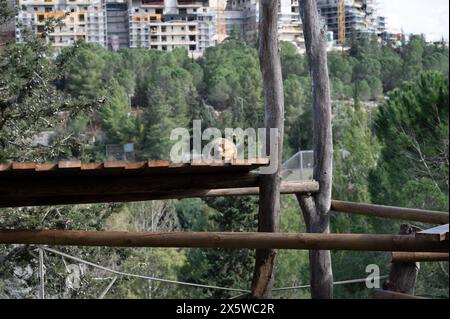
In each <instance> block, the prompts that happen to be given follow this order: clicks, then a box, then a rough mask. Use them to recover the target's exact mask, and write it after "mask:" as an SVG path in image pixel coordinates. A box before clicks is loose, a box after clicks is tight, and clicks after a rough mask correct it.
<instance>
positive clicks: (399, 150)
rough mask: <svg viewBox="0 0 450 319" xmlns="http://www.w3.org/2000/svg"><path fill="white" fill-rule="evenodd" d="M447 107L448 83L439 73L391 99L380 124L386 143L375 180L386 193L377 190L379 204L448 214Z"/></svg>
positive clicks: (426, 75) (421, 78)
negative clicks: (440, 211)
mask: <svg viewBox="0 0 450 319" xmlns="http://www.w3.org/2000/svg"><path fill="white" fill-rule="evenodd" d="M448 107H449V99H448V79H446V78H445V77H444V76H443V75H440V74H437V73H432V72H431V73H424V74H421V75H420V76H419V78H418V79H417V80H416V81H415V82H412V83H405V84H404V85H403V86H402V88H401V89H396V90H394V91H392V93H391V94H390V95H389V100H388V101H387V103H386V105H385V106H383V107H382V108H381V109H380V113H379V116H378V117H377V120H376V124H377V135H378V136H379V137H380V139H381V140H382V141H383V143H384V145H385V146H384V147H383V150H382V158H381V162H380V164H379V166H378V169H377V171H376V177H374V179H375V181H374V185H380V187H382V189H385V190H386V191H383V192H379V191H375V190H374V191H373V193H374V196H376V199H377V200H378V201H379V202H380V203H386V204H393V203H395V204H397V205H401V206H406V207H408V206H410V207H411V205H412V204H414V207H416V208H428V209H437V210H448V145H449V144H448V143H449V142H448ZM374 187H375V186H374ZM417 188H418V189H417ZM432 189H434V191H431V192H430V190H432ZM387 190H389V191H387ZM413 190H417V191H419V192H420V191H424V192H426V193H424V194H427V199H426V200H425V198H424V197H423V196H415V197H414V196H412V194H416V195H417V192H416V191H414V192H413ZM376 194H378V195H376Z"/></svg>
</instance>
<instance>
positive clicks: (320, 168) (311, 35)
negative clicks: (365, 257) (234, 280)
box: [297, 0, 333, 299]
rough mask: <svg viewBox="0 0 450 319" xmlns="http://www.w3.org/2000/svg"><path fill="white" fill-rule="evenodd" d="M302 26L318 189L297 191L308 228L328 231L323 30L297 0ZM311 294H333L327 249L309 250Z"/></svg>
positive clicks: (329, 146)
mask: <svg viewBox="0 0 450 319" xmlns="http://www.w3.org/2000/svg"><path fill="white" fill-rule="evenodd" d="M300 6H301V7H300V10H301V13H302V22H303V30H304V35H305V45H306V54H307V57H308V63H309V69H310V75H311V78H312V88H313V106H312V107H313V136H314V138H313V144H314V179H315V180H316V181H318V182H319V185H320V190H319V192H318V193H317V194H315V195H313V196H307V195H300V194H299V195H297V199H298V201H299V203H300V206H301V208H302V212H303V216H304V218H305V223H306V226H307V230H308V232H311V233H329V232H330V225H329V212H330V207H331V187H332V176H333V137H332V128H331V99H330V85H329V77H328V66H327V51H326V39H325V32H324V30H323V29H321V27H320V19H319V13H318V10H317V4H316V1H314V0H301V1H300ZM309 259H310V268H311V278H310V281H311V297H312V298H314V299H331V298H333V273H332V269H331V254H330V252H329V251H310V253H309Z"/></svg>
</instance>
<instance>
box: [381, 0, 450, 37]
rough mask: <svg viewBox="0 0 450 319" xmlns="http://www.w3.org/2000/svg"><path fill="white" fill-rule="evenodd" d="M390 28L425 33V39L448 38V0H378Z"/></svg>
mask: <svg viewBox="0 0 450 319" xmlns="http://www.w3.org/2000/svg"><path fill="white" fill-rule="evenodd" d="M380 4H381V9H382V13H383V14H384V15H385V16H386V17H387V19H388V21H387V22H388V27H389V28H390V29H398V30H400V29H403V31H404V32H405V33H420V34H425V36H426V38H427V40H430V41H433V40H440V39H441V38H442V37H444V38H445V39H446V40H448V39H449V1H448V0H380Z"/></svg>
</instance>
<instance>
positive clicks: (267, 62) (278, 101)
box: [252, 0, 284, 298]
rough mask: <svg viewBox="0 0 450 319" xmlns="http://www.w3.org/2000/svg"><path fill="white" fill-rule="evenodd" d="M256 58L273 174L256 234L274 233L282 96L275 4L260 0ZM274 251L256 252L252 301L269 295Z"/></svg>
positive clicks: (263, 183)
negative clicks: (271, 146) (258, 232)
mask: <svg viewBox="0 0 450 319" xmlns="http://www.w3.org/2000/svg"><path fill="white" fill-rule="evenodd" d="M259 58H260V65H261V71H262V76H263V82H264V105H265V120H264V122H265V123H264V125H265V128H266V137H267V138H266V144H267V145H266V154H268V149H269V148H270V144H271V142H272V143H273V142H275V143H274V144H275V149H272V150H271V152H272V154H270V158H271V166H273V165H274V166H275V167H276V172H274V173H273V174H270V175H261V177H260V195H259V214H258V231H260V232H276V231H278V223H279V221H278V219H279V211H280V184H281V173H280V172H281V159H282V150H283V117H284V92H283V78H282V73H281V60H280V52H279V46H278V1H275V0H261V1H260V16H259ZM271 128H274V129H277V131H278V132H277V138H276V141H271V140H270V136H271V134H270V131H271ZM275 260H276V250H274V249H269V250H257V251H256V260H255V270H254V274H253V281H252V298H268V297H270V295H271V290H272V285H273V275H274V267H275Z"/></svg>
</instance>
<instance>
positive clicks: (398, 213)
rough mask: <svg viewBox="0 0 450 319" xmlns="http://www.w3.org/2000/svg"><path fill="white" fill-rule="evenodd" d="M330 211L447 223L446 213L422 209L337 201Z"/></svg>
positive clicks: (333, 203) (430, 222)
mask: <svg viewBox="0 0 450 319" xmlns="http://www.w3.org/2000/svg"><path fill="white" fill-rule="evenodd" d="M331 209H332V210H333V211H337V212H344V213H349V214H357V215H365V216H372V217H382V218H389V219H399V220H408V221H416V222H421V223H429V224H448V222H449V213H448V212H436V211H430V210H423V209H411V208H400V207H391V206H382V205H372V204H362V203H350V202H344V201H337V200H333V201H332V203H331Z"/></svg>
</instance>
